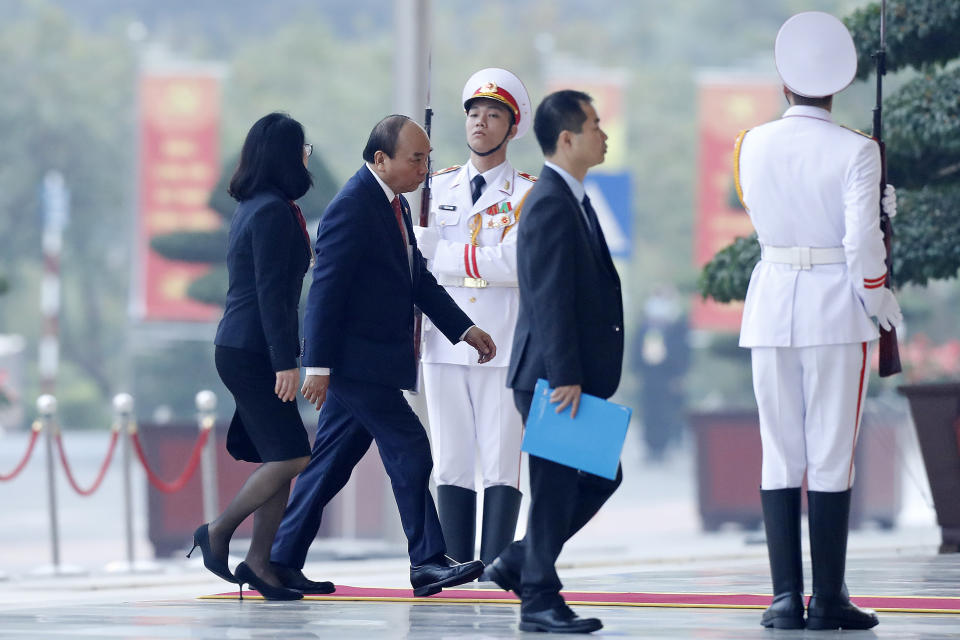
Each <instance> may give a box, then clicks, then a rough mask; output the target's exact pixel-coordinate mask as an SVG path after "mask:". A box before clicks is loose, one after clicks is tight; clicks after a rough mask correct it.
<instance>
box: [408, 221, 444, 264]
mask: <svg viewBox="0 0 960 640" xmlns="http://www.w3.org/2000/svg"><path fill="white" fill-rule="evenodd" d="M413 235H414V236H416V238H417V247H418V248H419V249H420V253H422V254H423V257H424V258H426V259H427V260H433V256H434V255H435V254H436V253H437V243H439V242H440V233H439V232H438V231H437V230H436V229H435V228H433V227H417V226H415V227H413Z"/></svg>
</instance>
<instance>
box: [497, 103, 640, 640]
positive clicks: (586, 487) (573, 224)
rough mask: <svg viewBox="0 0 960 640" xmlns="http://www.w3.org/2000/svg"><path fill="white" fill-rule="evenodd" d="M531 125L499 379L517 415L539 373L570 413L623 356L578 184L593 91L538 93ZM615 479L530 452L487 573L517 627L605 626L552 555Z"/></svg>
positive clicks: (613, 288) (590, 140) (595, 129)
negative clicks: (580, 602)
mask: <svg viewBox="0 0 960 640" xmlns="http://www.w3.org/2000/svg"><path fill="white" fill-rule="evenodd" d="M533 129H534V132H535V133H536V135H537V142H538V143H539V144H540V147H541V149H542V150H543V154H544V156H546V162H545V164H544V168H543V171H542V172H541V173H540V179H539V180H538V181H537V183H536V184H535V185H534V186H533V188H532V189H531V190H530V193H529V194H528V195H527V199H526V202H525V203H524V204H523V205H522V212H521V218H520V231H519V233H520V235H519V237H518V239H517V246H518V247H520V250H519V251H518V252H517V266H518V271H519V281H520V315H519V317H518V319H517V328H516V332H515V334H514V339H513V353H512V357H511V359H510V370H509V373H508V374H507V385H508V386H510V387H511V388H512V389H513V397H514V403H515V404H516V406H517V409H519V411H520V414H521V415H522V416H524V417H526V416H527V414H528V413H529V411H530V404H531V402H532V400H533V389H534V386H535V385H536V382H537V379H538V378H545V379H546V380H547V381H548V382H549V383H550V386H551V387H552V388H553V389H554V391H553V394H552V395H551V397H550V400H551V402H554V403H557V404H558V406H557V412H558V413H559V412H562V411H564V410H566V409H567V408H568V407H569V408H570V414H571V418H573V417H574V416H576V412H577V409H578V408H579V405H580V394H581V393H589V394H591V395H595V396H599V397H601V398H609V397H610V396H611V395H613V393H614V391H616V389H617V385H618V384H619V383H620V370H621V365H622V363H623V301H622V298H621V294H620V278H619V277H618V276H617V272H616V269H615V268H614V266H613V260H612V259H611V258H610V251H609V249H608V248H607V243H606V241H605V240H604V237H603V232H602V231H601V229H600V224H599V222H598V221H597V216H596V212H595V211H594V210H593V207H592V206H591V204H590V199H589V198H588V197H587V195H586V192H585V190H584V186H583V179H584V177H585V176H586V174H587V170H588V169H589V168H590V167H592V166H595V165H598V164H600V163H601V162H603V157H604V155H605V154H606V150H607V143H606V140H607V136H606V134H605V133H604V132H603V130H601V129H600V121H599V118H598V117H597V112H596V110H595V109H594V108H593V105H592V104H591V98H590V96H588V95H587V94H585V93H582V92H579V91H570V90H565V91H558V92H556V93H552V94H550V95H549V96H547V97H546V98H545V99H544V100H543V102H542V103H541V104H540V106H539V107H538V108H537V112H536V115H535V117H534V122H533ZM622 478H623V475H622V472H621V470H620V469H618V470H617V477H616V480H613V481H611V480H607V479H605V478H601V477H599V476H595V475H592V474H589V473H583V472H580V471H577V470H576V469H573V468H571V467H567V466H564V465H561V464H557V463H555V462H551V461H549V460H546V459H543V458H539V457H537V456H533V455H531V456H530V492H531V499H530V511H529V516H528V522H527V533H526V536H525V537H524V538H523V540H518V541H516V542H513V543H512V544H510V545H509V546H508V547H507V548H506V549H505V550H504V551H503V553H501V554H500V556H499V557H498V558H497V559H496V560H494V561H493V563H492V564H491V565H490V566H489V567H488V568H487V571H486V572H485V573H484V577H485V578H487V579H490V580H493V581H494V582H496V583H497V584H498V585H499V586H500V587H502V588H503V589H510V590H513V591H515V592H517V593H518V594H519V595H520V599H521V601H522V606H521V609H520V630H521V631H553V632H569V633H589V632H591V631H596V630H597V629H600V628H602V627H603V625H602V624H601V622H600V620H598V619H596V618H579V617H578V616H577V615H576V614H575V613H574V612H573V611H572V610H571V609H570V608H569V607H567V605H566V604H565V603H564V600H563V597H562V596H561V595H560V588H561V586H562V585H561V584H560V578H559V577H558V576H557V571H556V568H555V563H556V560H557V557H558V556H559V555H560V550H561V549H562V548H563V545H564V543H566V541H567V540H569V539H570V537H571V536H572V535H573V534H574V533H576V532H577V531H578V530H580V528H582V527H583V525H585V524H586V523H587V522H588V521H589V520H590V518H592V517H593V515H594V514H595V513H597V511H598V510H599V509H600V507H601V506H602V505H603V503H604V502H606V500H607V498H609V497H610V495H611V494H612V493H613V492H614V491H615V490H616V488H617V486H618V485H619V484H620V481H621V480H622Z"/></svg>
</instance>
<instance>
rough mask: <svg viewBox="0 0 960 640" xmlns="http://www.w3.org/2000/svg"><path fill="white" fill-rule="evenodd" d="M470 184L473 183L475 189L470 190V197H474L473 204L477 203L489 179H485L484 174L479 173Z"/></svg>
mask: <svg viewBox="0 0 960 640" xmlns="http://www.w3.org/2000/svg"><path fill="white" fill-rule="evenodd" d="M470 184H471V185H473V189H471V190H470V197H471V198H473V204H477V200H479V199H480V194H481V193H482V192H483V185H485V184H487V181H486V180H484V179H483V175H481V174H479V173H478V174H477V175H475V176H474V177H473V180H471V181H470Z"/></svg>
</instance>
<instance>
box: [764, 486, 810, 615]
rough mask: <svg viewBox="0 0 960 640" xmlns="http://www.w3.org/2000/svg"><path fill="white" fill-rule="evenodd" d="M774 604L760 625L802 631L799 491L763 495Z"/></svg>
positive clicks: (774, 490)
mask: <svg viewBox="0 0 960 640" xmlns="http://www.w3.org/2000/svg"><path fill="white" fill-rule="evenodd" d="M760 503H761V505H762V506H763V525H764V528H765V529H766V532H767V554H768V555H769V556H770V576H771V577H772V578H773V603H772V604H771V605H770V607H768V608H767V610H766V611H764V612H763V617H762V618H761V619H760V624H762V625H763V626H765V627H773V628H774V629H803V561H802V551H801V548H800V487H795V488H790V489H771V490H766V491H764V490H761V491H760Z"/></svg>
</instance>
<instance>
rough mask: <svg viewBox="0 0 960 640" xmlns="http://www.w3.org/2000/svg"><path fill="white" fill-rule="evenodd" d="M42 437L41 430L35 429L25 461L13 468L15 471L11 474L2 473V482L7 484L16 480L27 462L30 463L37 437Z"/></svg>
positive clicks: (0, 479)
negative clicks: (8, 481)
mask: <svg viewBox="0 0 960 640" xmlns="http://www.w3.org/2000/svg"><path fill="white" fill-rule="evenodd" d="M39 435H40V430H39V429H34V430H33V433H31V434H30V442H29V443H28V444H27V452H26V453H25V454H23V460H21V461H20V462H19V464H17V466H16V467H14V468H13V471H11V472H10V473H0V482H6V481H7V480H13V479H14V478H16V477H17V476H18V475H19V474H20V472H21V471H23V468H24V467H26V466H27V462H29V461H30V454H31V453H33V446H34V445H35V444H37V437H38V436H39Z"/></svg>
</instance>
